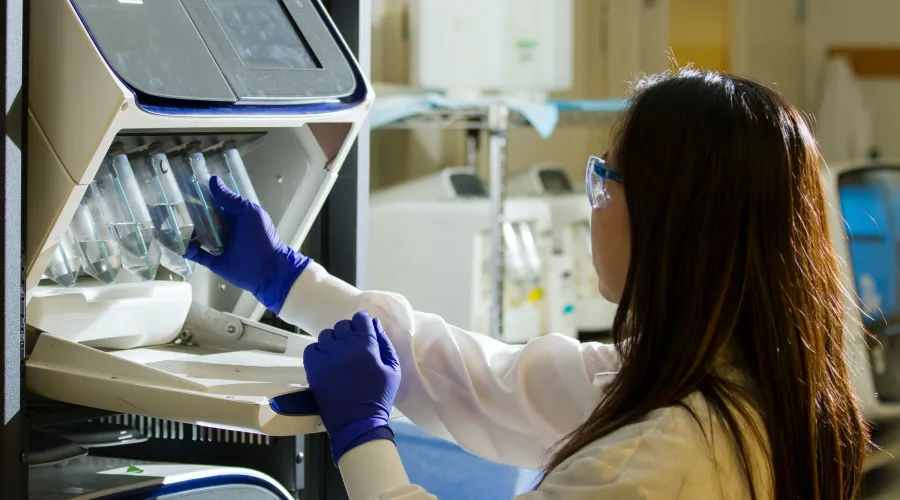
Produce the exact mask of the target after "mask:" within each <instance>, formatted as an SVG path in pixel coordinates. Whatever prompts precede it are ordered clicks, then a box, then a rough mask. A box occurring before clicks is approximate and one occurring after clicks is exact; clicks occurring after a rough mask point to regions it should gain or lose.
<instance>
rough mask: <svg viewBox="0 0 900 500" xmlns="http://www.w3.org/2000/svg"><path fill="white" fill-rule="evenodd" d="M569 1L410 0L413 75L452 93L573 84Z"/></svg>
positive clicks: (531, 89) (541, 88)
mask: <svg viewBox="0 0 900 500" xmlns="http://www.w3.org/2000/svg"><path fill="white" fill-rule="evenodd" d="M573 20H574V7H573V2H572V0H454V1H452V2H446V1H442V0H413V1H412V2H410V23H409V26H410V47H411V51H412V57H411V58H410V59H411V61H410V68H411V77H412V78H411V80H412V82H413V83H414V84H416V85H418V86H420V87H422V88H426V89H430V90H446V91H449V92H451V93H459V94H466V93H479V92H484V91H501V92H509V93H528V94H531V93H535V94H545V93H547V92H559V91H566V90H569V89H570V88H571V87H572V74H573V69H572V67H573V64H572V57H573V26H574V22H573Z"/></svg>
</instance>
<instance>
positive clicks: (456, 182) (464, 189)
mask: <svg viewBox="0 0 900 500" xmlns="http://www.w3.org/2000/svg"><path fill="white" fill-rule="evenodd" d="M450 184H452V185H453V191H455V192H456V195H457V196H476V197H480V196H487V192H486V191H485V190H484V184H482V183H481V179H479V178H478V177H476V176H474V175H472V174H453V175H451V176H450Z"/></svg>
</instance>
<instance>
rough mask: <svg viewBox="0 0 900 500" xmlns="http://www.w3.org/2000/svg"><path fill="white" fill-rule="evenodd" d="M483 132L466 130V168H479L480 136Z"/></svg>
mask: <svg viewBox="0 0 900 500" xmlns="http://www.w3.org/2000/svg"><path fill="white" fill-rule="evenodd" d="M479 134H481V130H478V129H473V130H466V166H467V167H473V168H477V167H478V135H479Z"/></svg>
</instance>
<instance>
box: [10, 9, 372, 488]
mask: <svg viewBox="0 0 900 500" xmlns="http://www.w3.org/2000/svg"><path fill="white" fill-rule="evenodd" d="M30 23H31V25H30V48H29V50H30V63H29V69H30V74H29V81H30V85H29V98H28V102H27V104H28V109H27V132H28V138H29V140H28V147H29V148H28V163H27V165H26V166H25V173H26V175H27V188H28V192H27V200H26V207H25V211H24V213H25V215H26V222H25V224H26V238H25V241H24V262H23V265H24V268H25V290H24V292H25V296H26V301H27V308H26V318H25V319H26V323H27V326H28V332H29V338H28V341H29V344H28V358H27V361H26V364H25V371H26V373H25V383H26V384H27V388H28V390H29V391H30V393H31V395H32V396H33V397H34V398H35V399H39V400H40V401H42V403H41V406H40V409H41V410H42V414H41V418H36V417H32V418H31V421H32V422H33V423H34V425H35V426H36V427H40V429H38V430H37V431H36V432H38V431H39V432H42V433H44V434H49V435H50V436H51V437H55V438H60V439H63V441H64V442H63V443H62V444H66V443H68V444H69V445H70V444H71V442H72V439H69V438H61V437H60V435H59V434H58V432H56V431H57V430H58V424H70V423H72V420H73V419H74V420H78V419H77V418H74V417H72V413H73V410H72V408H80V409H81V410H79V411H80V412H81V414H82V415H90V417H88V419H89V420H90V421H89V422H88V424H90V425H94V426H99V427H100V429H98V430H97V432H101V433H102V428H103V427H104V426H109V425H123V423H125V424H127V425H130V426H132V427H140V428H141V432H143V433H145V435H147V436H148V437H150V439H149V440H148V441H146V442H145V443H143V444H136V445H134V447H130V446H129V447H104V448H96V454H102V455H107V456H116V455H121V456H124V457H126V458H129V459H142V458H143V459H151V460H157V461H177V462H182V461H185V460H188V458H182V457H193V458H191V459H190V460H195V461H197V462H201V463H202V462H210V461H211V462H215V461H218V460H221V461H227V462H240V461H242V460H246V457H243V456H241V455H245V454H246V456H248V457H249V456H251V455H255V456H257V457H259V456H265V453H266V452H268V453H270V454H272V455H274V453H275V451H274V449H273V448H268V450H265V449H264V450H263V451H260V450H259V449H254V450H251V448H250V447H248V446H247V444H248V443H250V444H256V445H258V448H263V447H264V446H268V445H270V444H271V443H272V442H273V440H276V439H281V441H280V442H282V443H286V446H288V447H289V448H290V452H289V454H288V455H287V460H284V456H282V457H281V458H278V457H275V456H271V457H267V458H264V459H260V460H258V461H256V463H255V464H252V465H251V464H248V465H251V466H253V467H259V468H261V469H263V470H265V469H266V468H267V467H269V466H270V465H272V464H273V463H274V462H276V461H278V460H284V462H285V463H288V464H290V466H293V468H294V469H296V467H297V464H298V463H300V461H301V460H300V459H299V458H298V459H297V461H295V456H296V457H301V456H302V455H297V453H298V447H297V441H296V440H297V438H296V436H298V435H304V434H308V433H313V432H318V431H321V430H322V427H321V423H320V421H319V419H318V416H317V414H316V407H315V403H314V400H313V399H312V397H311V395H310V393H309V392H308V391H307V389H306V386H305V381H304V377H303V368H302V358H301V357H300V355H301V353H302V350H303V347H304V346H305V345H307V344H308V343H309V342H311V338H310V337H307V336H301V335H297V334H295V333H293V332H291V331H286V330H280V329H277V328H274V327H272V326H268V325H265V324H262V323H259V322H258V320H260V319H261V317H262V316H263V313H264V312H265V311H264V308H263V307H262V306H261V305H259V304H258V303H257V302H256V300H255V299H254V298H253V297H252V296H251V295H250V294H248V293H245V292H242V291H240V290H237V289H234V288H232V287H230V286H229V285H228V284H226V283H225V282H223V281H221V280H219V279H218V278H216V277H215V276H213V275H212V274H211V273H209V272H208V271H207V270H205V269H202V268H200V267H192V266H190V265H189V264H188V263H187V262H186V261H185V260H184V258H183V257H182V255H183V254H184V252H185V251H186V249H187V245H188V243H189V242H190V241H191V240H194V241H196V242H197V243H198V244H199V245H201V246H202V248H203V249H205V250H206V251H208V252H210V253H212V254H217V253H221V252H222V251H223V248H224V246H225V245H226V244H227V242H228V238H229V234H228V233H227V227H226V225H225V224H223V221H222V219H221V218H222V214H221V213H220V212H219V208H218V207H217V206H216V205H215V203H213V201H212V199H211V198H210V193H209V188H208V182H209V179H210V177H211V176H212V175H218V176H219V177H220V178H222V179H223V181H224V182H225V183H226V184H227V185H228V186H229V187H230V188H231V189H233V190H236V191H238V192H239V193H240V194H242V195H243V196H245V197H248V198H250V199H254V200H257V201H258V202H259V203H260V204H261V205H262V206H264V207H265V208H266V210H268V212H269V213H270V214H271V216H272V219H273V221H274V222H275V224H276V225H277V228H278V232H279V233H280V235H281V236H282V238H284V240H285V241H286V242H287V243H288V244H290V245H291V246H293V247H295V248H297V247H299V246H300V245H301V244H302V243H304V241H305V240H306V238H307V235H308V234H309V232H310V230H311V228H312V227H313V224H314V222H315V220H316V218H317V216H318V214H319V212H320V210H321V208H322V206H323V203H324V202H325V199H326V197H327V196H328V194H329V192H330V191H331V188H332V186H333V184H334V183H335V180H336V178H337V175H338V171H339V170H340V167H341V164H342V162H343V161H344V159H345V158H346V157H347V156H348V153H349V152H350V149H351V146H352V143H353V141H354V140H355V138H356V136H357V134H358V133H359V131H360V129H361V128H362V126H363V120H364V119H365V116H366V114H367V112H368V110H369V108H370V107H371V103H372V99H373V95H372V93H371V90H370V87H369V84H368V82H367V81H366V79H365V78H364V77H363V75H362V72H361V70H360V68H359V67H358V66H357V63H356V61H355V60H354V58H353V56H352V55H351V53H350V52H349V50H348V48H347V46H346V45H345V43H344V41H343V40H342V39H341V37H340V36H339V35H338V33H337V31H336V29H335V27H334V25H333V24H332V21H331V20H330V18H329V17H328V15H327V14H326V12H325V10H324V9H323V7H322V5H321V4H320V3H319V2H316V1H309V0H255V1H253V2H246V1H235V0H210V1H207V2H193V1H181V0H154V1H152V2H119V1H115V0H72V1H70V2H62V1H59V2H33V3H32V5H31V10H30ZM159 26H165V27H166V31H165V36H160V33H161V32H160V31H159V30H158V27H159ZM263 36H265V38H264V39H263V38H261V37H263ZM161 54H163V55H166V56H165V57H162V56H161ZM347 224H349V225H351V227H352V226H354V225H355V220H354V219H350V220H348V221H347ZM312 253H313V255H314V256H315V252H312ZM351 255H352V254H351ZM82 271H83V272H82ZM44 276H46V277H47V278H49V279H47V280H44V279H42V277H44ZM70 405H75V406H70ZM36 408H37V407H36ZM75 413H78V412H75ZM116 414H122V415H118V416H116ZM117 419H118V420H117ZM279 437H280V438H279ZM205 443H215V445H216V446H217V448H216V451H215V452H211V450H212V448H206V450H207V453H206V454H205V455H204V454H202V453H197V452H194V451H193V450H195V449H199V448H201V447H203V446H204V444H205ZM62 444H61V445H62ZM76 444H78V443H77V442H76ZM79 446H80V445H79ZM82 447H83V446H82ZM69 449H71V446H69ZM229 451H230V453H229ZM93 452H94V450H93V449H92V453H93ZM73 453H74V451H73ZM23 457H25V458H26V459H27V458H28V455H27V454H26V455H23ZM166 457H168V458H166ZM279 466H280V465H279V464H275V467H272V469H273V472H272V474H273V475H274V474H275V472H277V470H276V469H277V467H279ZM69 472H71V473H73V474H74V473H76V471H69ZM61 473H65V472H61ZM277 479H278V480H279V481H281V482H282V483H284V485H285V486H286V487H287V488H289V489H291V490H292V491H295V492H296V490H297V489H298V488H299V487H300V486H301V484H299V483H301V481H302V479H298V477H297V475H296V474H289V475H286V477H281V476H279V477H277ZM279 495H281V493H277V494H276V495H275V496H274V497H273V498H282V497H283V496H279ZM4 498H5V496H4ZM242 498H246V497H243V496H242Z"/></svg>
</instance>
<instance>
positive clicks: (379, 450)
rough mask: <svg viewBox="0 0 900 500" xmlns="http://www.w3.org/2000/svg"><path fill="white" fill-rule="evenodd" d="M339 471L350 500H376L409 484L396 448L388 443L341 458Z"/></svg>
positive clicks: (369, 445) (368, 446)
mask: <svg viewBox="0 0 900 500" xmlns="http://www.w3.org/2000/svg"><path fill="white" fill-rule="evenodd" d="M338 467H339V468H340V469H341V476H343V478H344V486H345V487H346V488H347V495H348V497H349V498H350V500H374V499H376V498H380V497H382V495H383V494H385V493H389V492H390V491H391V490H395V489H397V488H400V487H402V486H407V485H409V484H410V483H409V478H408V477H407V476H406V470H405V469H404V468H403V463H401V462H400V455H399V454H398V453H397V447H396V446H395V445H394V443H393V442H391V441H388V440H387V439H376V440H374V441H368V442H366V443H363V444H361V445H359V446H357V447H356V448H353V449H352V450H350V451H348V452H347V453H345V454H344V456H343V457H341V459H340V461H338ZM388 498H390V496H388Z"/></svg>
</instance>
